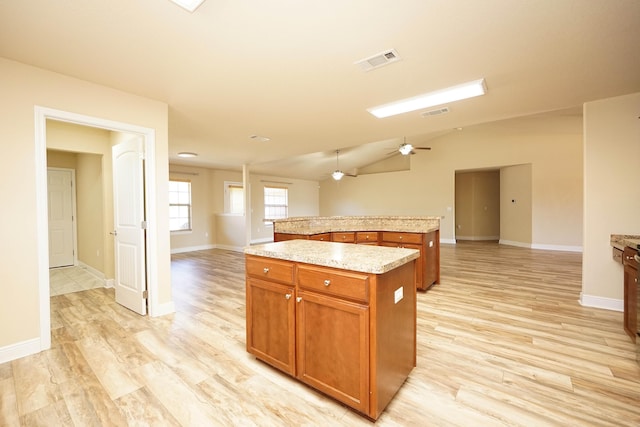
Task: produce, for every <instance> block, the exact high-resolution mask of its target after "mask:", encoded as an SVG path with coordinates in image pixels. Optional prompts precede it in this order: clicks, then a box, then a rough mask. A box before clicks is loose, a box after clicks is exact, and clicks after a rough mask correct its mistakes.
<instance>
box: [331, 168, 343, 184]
mask: <svg viewBox="0 0 640 427" xmlns="http://www.w3.org/2000/svg"><path fill="white" fill-rule="evenodd" d="M343 176H344V172H342V171H341V170H338V169H336V170H335V171H333V173H332V174H331V178H333V179H335V180H336V181H340V180H341V179H342V177H343Z"/></svg>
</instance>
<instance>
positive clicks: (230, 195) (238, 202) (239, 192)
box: [224, 181, 244, 215]
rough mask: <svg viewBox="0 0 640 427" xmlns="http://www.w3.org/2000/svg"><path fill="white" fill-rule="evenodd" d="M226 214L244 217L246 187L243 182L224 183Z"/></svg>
mask: <svg viewBox="0 0 640 427" xmlns="http://www.w3.org/2000/svg"><path fill="white" fill-rule="evenodd" d="M224 213H229V214H235V215H244V187H243V186H242V183H241V182H231V181H225V182H224Z"/></svg>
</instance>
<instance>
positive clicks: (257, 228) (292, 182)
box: [249, 175, 320, 242]
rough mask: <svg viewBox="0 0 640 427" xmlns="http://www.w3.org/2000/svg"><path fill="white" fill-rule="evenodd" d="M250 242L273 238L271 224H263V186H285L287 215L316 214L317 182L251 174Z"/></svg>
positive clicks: (317, 201) (317, 213)
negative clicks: (287, 202) (286, 191)
mask: <svg viewBox="0 0 640 427" xmlns="http://www.w3.org/2000/svg"><path fill="white" fill-rule="evenodd" d="M249 185H250V186H251V188H250V194H251V242H263V241H269V240H272V239H273V226H270V225H265V224H264V187H265V186H266V187H269V186H273V187H287V188H288V197H289V216H290V217H297V216H317V215H319V214H320V207H319V200H320V197H319V183H318V181H308V180H302V179H292V178H282V177H274V176H265V175H251V177H250V184H249Z"/></svg>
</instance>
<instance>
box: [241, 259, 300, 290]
mask: <svg viewBox="0 0 640 427" xmlns="http://www.w3.org/2000/svg"><path fill="white" fill-rule="evenodd" d="M246 269H247V275H249V276H252V277H258V278H261V279H266V280H271V281H274V282H280V283H286V284H293V263H291V262H287V261H278V260H275V259H271V258H262V257H253V256H247V258H246Z"/></svg>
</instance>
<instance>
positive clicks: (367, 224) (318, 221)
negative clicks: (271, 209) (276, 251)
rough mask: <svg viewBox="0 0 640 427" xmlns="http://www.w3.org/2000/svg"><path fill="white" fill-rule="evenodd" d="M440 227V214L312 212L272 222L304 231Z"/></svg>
mask: <svg viewBox="0 0 640 427" xmlns="http://www.w3.org/2000/svg"><path fill="white" fill-rule="evenodd" d="M439 229H440V217H439V216H388V215H385V216H325V217H322V216H309V217H295V218H286V219H278V220H275V221H274V222H273V231H274V232H275V233H289V234H305V235H306V234H319V233H330V232H340V231H403V232H409V233H428V232H430V231H435V230H439Z"/></svg>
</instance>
